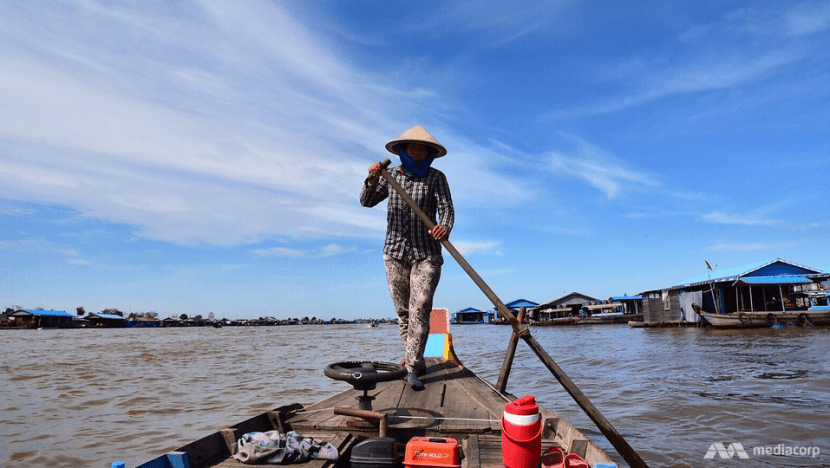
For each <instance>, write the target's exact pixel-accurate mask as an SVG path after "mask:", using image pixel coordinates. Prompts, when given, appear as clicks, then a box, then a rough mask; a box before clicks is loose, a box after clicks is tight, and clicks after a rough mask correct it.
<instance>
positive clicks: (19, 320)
mask: <svg viewBox="0 0 830 468" xmlns="http://www.w3.org/2000/svg"><path fill="white" fill-rule="evenodd" d="M75 311H76V313H75V314H74V315H73V314H71V313H69V312H66V311H64V310H45V309H42V308H36V309H25V308H20V307H7V308H6V310H5V312H2V313H0V328H127V327H145V328H156V327H216V328H220V327H270V326H282V325H326V324H349V323H358V324H367V325H377V324H379V323H385V322H394V323H397V319H394V320H392V319H380V320H378V319H356V320H343V319H337V318H332V319H329V320H324V319H320V318H317V317H311V318H309V317H303V318H287V319H277V318H274V317H260V318H257V319H233V320H229V319H226V318H221V319H217V318H216V317H215V315H214V313H213V312H211V313H209V314H208V316H207V317H203V316H202V315H195V316H193V317H188V316H187V314H181V315H179V316H178V317H167V318H164V319H160V318H159V317H158V313H157V312H152V311H151V312H138V313H135V312H134V313H130V314H125V313H124V312H122V311H120V310H118V309H104V310H103V311H101V312H97V313H96V312H93V313H87V312H86V311H85V310H84V308H83V307H78V308H77V309H76V310H75Z"/></svg>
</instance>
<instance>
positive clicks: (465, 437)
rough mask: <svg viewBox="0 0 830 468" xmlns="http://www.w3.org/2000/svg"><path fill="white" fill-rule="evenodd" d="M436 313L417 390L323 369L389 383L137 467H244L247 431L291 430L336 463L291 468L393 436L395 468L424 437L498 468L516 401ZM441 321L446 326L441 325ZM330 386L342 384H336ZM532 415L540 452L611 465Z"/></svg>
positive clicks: (290, 408)
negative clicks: (476, 368) (463, 355)
mask: <svg viewBox="0 0 830 468" xmlns="http://www.w3.org/2000/svg"><path fill="white" fill-rule="evenodd" d="M439 310H440V311H441V312H442V314H443V317H444V318H443V320H442V318H441V317H438V318H437V319H436V316H435V315H433V317H432V321H431V323H432V325H431V332H432V333H431V334H430V337H429V341H428V343H427V350H426V352H425V355H426V356H427V358H426V363H427V369H426V374H425V375H424V376H422V377H421V381H422V382H423V383H424V385H425V387H426V389H425V390H424V391H420V392H416V391H414V390H412V389H411V388H410V387H409V386H408V385H406V383H405V382H404V381H403V380H401V378H400V377H401V376H402V375H403V374H395V373H394V372H391V371H390V372H388V373H387V372H385V371H386V370H389V369H392V368H394V367H395V366H397V367H401V366H400V365H397V364H389V363H376V362H362V363H335V364H331V365H329V366H327V367H326V375H329V376H330V377H331V375H330V373H329V371H330V370H331V371H332V372H333V373H336V372H340V371H342V370H343V369H344V368H345V369H349V368H355V367H356V366H357V368H359V369H366V368H370V371H371V368H374V369H375V370H376V371H377V372H378V376H377V377H378V378H379V379H383V378H386V376H392V377H394V380H388V381H377V382H374V383H373V384H371V385H369V386H368V387H373V388H368V387H367V388H362V387H361V385H358V384H355V387H354V388H351V389H347V390H344V391H342V392H340V393H338V394H336V395H334V396H331V397H329V398H326V399H324V400H322V401H320V402H317V403H314V404H311V405H308V406H304V405H302V404H298V403H295V404H289V405H284V406H280V407H278V408H275V409H273V410H271V411H267V412H265V413H263V414H260V415H259V416H256V417H253V418H251V419H248V420H246V421H242V422H240V423H238V424H234V425H232V426H229V427H227V428H223V429H220V430H219V431H217V432H215V433H213V434H211V435H208V436H206V437H204V438H202V439H200V440H197V441H195V442H192V443H190V444H187V445H185V446H183V447H180V448H179V449H177V450H175V451H173V452H170V453H168V454H165V455H162V456H160V457H158V458H156V459H153V460H151V461H149V462H147V463H144V464H142V465H140V466H139V468H169V467H173V466H189V467H190V468H203V467H222V468H227V467H236V468H239V467H241V466H244V465H243V464H242V463H241V462H239V461H237V460H236V459H234V458H233V456H232V455H233V453H234V451H235V450H236V447H237V442H238V441H239V439H240V438H242V437H243V435H244V434H247V433H251V432H267V431H273V430H276V431H279V432H280V433H281V434H285V433H287V432H288V431H296V432H298V433H299V434H301V435H302V436H304V437H310V438H313V439H314V440H315V441H325V442H328V443H330V444H332V445H333V446H334V447H335V448H336V449H337V451H338V453H339V454H340V457H339V459H338V460H337V461H331V460H312V461H309V462H306V463H301V464H294V465H292V466H297V467H299V468H348V467H350V454H351V451H352V448H354V447H355V446H356V445H357V444H359V443H360V442H363V441H366V440H369V439H371V438H375V437H380V436H383V437H391V438H394V440H395V442H396V446H397V454H398V460H399V462H400V460H401V456H400V455H401V454H403V453H404V450H405V448H406V446H407V443H408V442H409V441H410V440H412V439H413V438H415V437H428V438H440V439H454V440H455V441H457V443H458V451H459V452H460V454H459V460H460V462H459V466H458V468H499V467H502V466H503V460H502V433H501V432H502V426H501V417H502V413H503V411H504V409H505V404H507V403H508V402H511V401H513V400H515V399H516V397H515V396H513V395H511V394H509V393H506V392H501V391H498V390H497V389H496V387H494V386H493V385H491V384H490V383H488V382H486V381H485V380H483V379H481V378H480V377H478V376H477V375H476V374H474V373H473V372H472V371H471V370H470V369H468V368H466V367H465V366H464V365H463V364H461V362H460V361H459V359H458V357H457V356H456V354H455V350H454V349H453V348H452V336H451V335H450V334H449V320H448V317H447V315H446V309H439ZM434 312H435V311H434ZM443 323H445V324H446V325H445V326H443V327H442V326H441V324H443ZM401 368H402V367H401ZM404 373H405V370H404ZM345 374H349V373H348V372H345ZM367 375H368V374H367ZM381 376H382V377H381ZM354 382H355V380H354V379H352V383H354ZM332 383H333V384H337V385H342V384H340V383H338V382H336V381H332ZM539 412H540V416H541V420H542V451H543V452H544V451H545V449H546V448H548V447H559V448H560V449H562V450H563V451H564V453H566V454H567V453H576V454H578V455H579V456H581V457H582V458H584V459H585V460H586V461H587V462H588V463H589V464H590V466H593V465H594V463H613V462H612V460H611V458H610V457H609V456H608V455H607V454H606V453H605V452H603V450H602V449H600V448H599V447H598V446H597V445H595V444H594V443H593V442H591V441H590V440H588V439H587V438H586V437H585V436H584V435H583V434H582V433H581V432H580V431H579V430H578V429H576V428H575V427H574V426H573V425H571V424H570V423H569V422H568V421H566V420H564V419H562V418H561V417H559V416H557V414H556V413H554V412H553V411H552V410H550V409H547V408H543V407H540V410H539ZM608 466H615V465H613V464H612V465H608Z"/></svg>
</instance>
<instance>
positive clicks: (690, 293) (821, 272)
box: [0, 258, 830, 329]
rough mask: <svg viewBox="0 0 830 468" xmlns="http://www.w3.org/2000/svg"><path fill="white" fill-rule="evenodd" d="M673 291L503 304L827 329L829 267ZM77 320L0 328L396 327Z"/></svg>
mask: <svg viewBox="0 0 830 468" xmlns="http://www.w3.org/2000/svg"><path fill="white" fill-rule="evenodd" d="M706 267H707V269H706V273H702V274H698V275H696V276H693V277H691V278H689V279H688V280H686V281H684V282H682V283H680V284H676V285H673V286H668V287H663V288H660V289H653V290H648V291H643V292H641V293H640V294H637V295H634V296H628V295H625V294H624V295H621V296H611V297H609V298H607V299H597V298H594V297H591V296H588V295H585V294H582V293H579V292H571V293H569V294H565V295H563V296H560V297H557V298H555V299H553V300H550V301H548V302H545V303H541V304H540V303H537V302H534V301H530V300H527V299H517V300H514V301H511V302H508V303H506V304H504V305H505V306H506V307H507V309H509V310H510V311H511V312H512V313H513V314H514V315H516V316H518V317H520V318H521V320H522V322H524V323H528V324H531V325H536V326H551V325H588V324H612V323H627V324H629V325H631V326H728V327H749V326H786V325H787V324H789V325H800V326H810V325H830V268H824V269H821V268H813V267H808V266H804V265H799V264H796V263H793V262H789V261H786V260H782V259H780V258H777V259H774V260H770V261H762V262H756V263H753V264H749V265H743V266H739V267H731V268H723V269H717V267H715V268H713V267H711V265H709V263H708V262H707V263H706ZM75 312H76V313H75V314H71V313H68V312H66V311H63V310H45V309H41V308H36V309H28V308H21V307H18V306H13V307H8V308H6V310H5V311H4V312H2V313H0V328H6V329H10V328H11V329H14V328H18V329H19V328H123V327H217V328H221V327H236V326H285V325H324V324H355V323H358V324H368V325H369V326H377V325H378V324H381V323H397V318H392V319H380V320H377V319H356V320H343V319H336V318H332V319H328V320H325V319H321V318H317V317H311V318H309V317H303V318H289V319H277V318H274V317H260V318H257V319H234V320H229V319H226V318H221V319H220V318H216V317H215V316H214V314H213V313H212V312H211V313H209V314H208V316H207V317H203V316H202V315H196V316H193V317H188V316H187V315H185V314H182V315H180V316H178V317H168V318H164V319H160V318H159V317H158V313H156V312H152V311H151V312H142V313H130V314H124V313H123V312H121V311H119V310H117V309H105V310H103V311H101V312H98V313H87V312H86V311H85V310H84V308H83V307H78V308H77V309H76V311H75ZM450 316H451V320H450V321H451V322H452V323H456V324H496V325H498V324H506V323H507V322H506V321H505V320H504V319H503V318H501V317H500V316H499V314H498V312H497V311H496V309H495V308H492V309H487V310H479V309H476V308H474V307H468V308H465V309H462V310H459V311H456V312H453V313H451V314H450Z"/></svg>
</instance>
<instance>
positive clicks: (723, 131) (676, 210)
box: [0, 0, 830, 318]
mask: <svg viewBox="0 0 830 468" xmlns="http://www.w3.org/2000/svg"><path fill="white" fill-rule="evenodd" d="M636 3H637V5H636V6H631V5H627V4H623V3H620V2H600V1H594V2H587V1H586V2H583V1H576V0H574V1H558V2H556V1H550V2H528V1H510V2H506V1H505V2H493V1H474V2H422V1H414V2H388V1H355V2H276V1H270V0H262V1H257V0H236V1H234V2H226V1H207V0H205V1H191V2H172V1H166V2H103V1H102V2H98V1H96V0H67V1H46V2H30V1H22V0H12V1H5V2H2V3H0V219H2V223H0V260H2V261H1V262H0V277H2V280H1V281H0V305H2V306H3V307H7V306H11V305H19V306H22V307H27V308H33V307H43V308H47V309H65V310H69V311H74V309H75V308H76V307H79V306H83V307H84V308H85V309H86V310H87V311H100V310H102V309H104V308H118V309H120V310H123V311H125V312H143V311H151V310H152V311H156V312H158V313H159V315H160V316H162V317H166V316H170V315H178V314H181V313H186V314H188V315H196V314H202V315H207V314H208V313H209V312H214V313H215V314H216V315H217V316H225V317H228V318H233V317H259V316H262V315H271V316H275V317H303V316H309V317H311V316H316V317H322V318H329V317H340V318H354V317H392V316H394V312H393V311H392V308H391V300H390V299H389V296H388V290H387V287H386V281H385V277H384V271H383V265H382V260H381V246H382V242H383V236H384V230H385V204H383V205H381V206H378V207H375V208H374V209H367V208H363V207H361V206H360V204H359V202H358V194H359V191H360V186H361V183H362V181H363V178H364V177H365V174H366V169H367V167H368V166H369V165H370V164H371V163H372V162H374V161H379V160H383V159H385V158H387V157H389V156H390V155H389V154H388V153H386V152H385V150H384V144H385V143H386V142H387V141H388V140H390V139H391V138H393V137H395V136H397V135H399V134H400V133H401V132H403V131H404V130H405V129H407V128H409V127H411V126H412V125H415V124H420V125H423V126H424V127H425V128H427V129H428V130H429V131H430V132H431V133H432V134H433V135H434V136H435V137H436V138H437V139H438V140H439V141H440V142H441V143H442V144H444V146H446V147H447V148H448V150H449V154H448V156H447V157H445V158H442V159H439V160H437V161H436V163H435V167H436V168H438V169H440V170H442V171H443V172H444V173H445V174H446V175H447V177H448V179H449V181H450V185H451V188H452V195H453V200H454V202H455V209H456V226H455V229H454V230H453V232H452V235H451V238H450V240H451V241H452V243H453V245H455V246H456V247H457V248H458V249H459V250H460V251H461V252H462V254H463V255H464V256H465V258H466V259H467V260H468V261H469V262H470V264H471V265H472V266H473V267H474V268H475V269H476V271H477V272H478V273H479V274H480V275H481V276H482V278H483V279H484V280H485V281H486V282H487V283H488V285H489V286H490V287H491V288H492V289H493V291H495V292H496V294H497V295H498V296H499V297H500V298H501V299H502V300H503V301H504V302H509V301H512V300H514V299H519V298H525V299H528V300H531V301H535V302H546V301H549V300H552V299H554V298H556V297H559V296H561V295H562V294H565V293H568V292H571V291H579V292H582V293H584V294H588V295H591V296H594V297H598V298H608V297H609V296H612V295H621V294H636V293H639V292H641V291H644V290H649V289H657V288H661V287H665V286H670V285H674V284H677V283H680V282H683V280H685V279H686V278H688V277H691V276H694V275H696V274H699V273H701V272H703V271H705V267H706V266H705V263H704V260H707V261H709V263H711V264H712V265H713V266H716V265H719V266H721V267H722V268H727V267H733V266H737V265H742V264H746V263H752V262H758V261H764V260H772V259H775V258H783V259H785V260H788V261H792V262H795V263H799V264H803V265H806V266H811V267H816V268H830V249H829V248H828V244H829V243H830V242H828V241H830V216H828V193H830V190H828V174H830V131H829V130H830V86H828V83H830V2H828V1H806V2H791V1H756V2H698V1H670V2H665V1H653V2H648V1H644V2H636ZM446 260H447V262H446V266H445V268H444V272H443V277H442V281H441V285H440V286H439V290H438V293H437V295H436V300H435V305H436V306H437V307H446V308H449V309H450V310H451V311H456V310H460V309H463V308H465V307H476V308H479V309H489V308H491V307H492V305H491V304H490V303H489V301H488V300H487V298H486V297H485V296H484V295H483V294H482V293H481V292H480V291H479V290H478V288H477V287H476V286H475V285H474V284H473V282H472V281H471V280H470V279H469V278H468V277H467V275H466V274H465V273H464V272H463V270H461V269H460V268H459V267H458V265H457V264H456V263H455V261H454V260H452V258H451V257H450V256H449V255H446ZM716 269H717V267H716Z"/></svg>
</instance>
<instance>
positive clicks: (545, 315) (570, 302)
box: [530, 291, 597, 322]
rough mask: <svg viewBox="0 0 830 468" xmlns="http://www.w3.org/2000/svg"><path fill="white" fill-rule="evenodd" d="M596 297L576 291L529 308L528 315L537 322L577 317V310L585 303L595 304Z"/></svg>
mask: <svg viewBox="0 0 830 468" xmlns="http://www.w3.org/2000/svg"><path fill="white" fill-rule="evenodd" d="M596 303H597V299H596V298H594V297H591V296H588V295H585V294H582V293H578V292H576V291H574V292H571V293H569V294H565V295H564V296H560V297H557V298H556V299H554V300H552V301H549V302H546V303H544V304H539V305H537V306H536V307H534V308H533V309H531V310H530V315H531V317H532V318H533V320H536V321H537V322H548V321H554V320H557V319H568V318H571V317H578V316H579V311H580V310H581V309H582V308H583V307H584V306H586V305H589V304H596Z"/></svg>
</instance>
